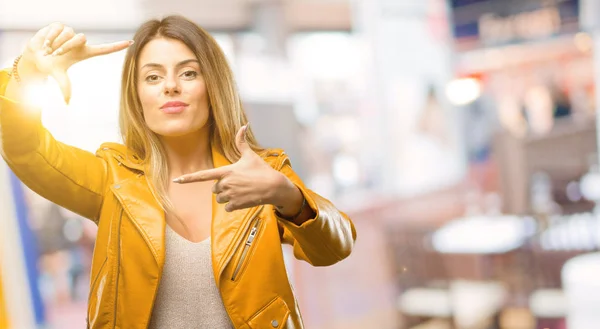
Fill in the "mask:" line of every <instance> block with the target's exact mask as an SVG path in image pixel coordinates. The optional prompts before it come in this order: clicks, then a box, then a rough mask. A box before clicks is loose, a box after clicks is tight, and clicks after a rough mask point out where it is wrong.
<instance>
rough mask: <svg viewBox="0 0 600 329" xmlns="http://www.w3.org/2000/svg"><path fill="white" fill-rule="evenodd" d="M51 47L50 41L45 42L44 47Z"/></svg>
mask: <svg viewBox="0 0 600 329" xmlns="http://www.w3.org/2000/svg"><path fill="white" fill-rule="evenodd" d="M49 45H50V40H48V39H46V40H44V47H48V46H49Z"/></svg>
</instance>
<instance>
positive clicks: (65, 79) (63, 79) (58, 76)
mask: <svg viewBox="0 0 600 329" xmlns="http://www.w3.org/2000/svg"><path fill="white" fill-rule="evenodd" d="M51 76H52V77H53V78H54V80H56V82H57V83H58V86H59V87H60V90H61V91H62V94H63V97H64V100H65V102H66V103H67V104H69V102H70V101H71V79H69V76H68V75H67V72H66V71H63V70H57V71H54V72H52V74H51Z"/></svg>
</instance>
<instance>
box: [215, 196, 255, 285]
mask: <svg viewBox="0 0 600 329" xmlns="http://www.w3.org/2000/svg"><path fill="white" fill-rule="evenodd" d="M263 208H264V206H260V207H259V208H258V209H257V210H256V211H255V212H254V213H253V214H252V219H251V220H249V221H248V225H247V226H246V227H245V229H244V232H248V228H249V227H250V226H251V225H252V223H253V222H254V219H256V217H257V216H258V214H259V213H260V212H261V211H262V209H263ZM238 249H239V246H236V247H235V249H234V251H233V252H232V253H230V254H229V256H227V259H226V260H225V262H224V263H223V265H222V266H221V268H220V269H219V276H218V277H219V278H220V277H221V275H223V271H224V270H225V268H226V267H227V265H228V264H229V262H231V259H232V258H233V256H234V255H235V252H236V251H237V250H238Z"/></svg>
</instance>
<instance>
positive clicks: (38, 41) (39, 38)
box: [30, 25, 51, 50]
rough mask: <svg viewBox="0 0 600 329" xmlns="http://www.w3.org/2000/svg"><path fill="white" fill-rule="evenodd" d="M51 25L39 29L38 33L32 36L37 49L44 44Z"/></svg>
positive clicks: (33, 44)
mask: <svg viewBox="0 0 600 329" xmlns="http://www.w3.org/2000/svg"><path fill="white" fill-rule="evenodd" d="M50 27H51V25H48V26H45V27H43V28H42V29H41V30H39V31H37V33H36V34H35V35H34V36H33V38H31V41H32V43H31V44H30V45H32V46H33V47H34V48H35V49H36V50H38V49H41V48H42V46H43V45H44V40H46V36H47V35H48V32H49V31H50Z"/></svg>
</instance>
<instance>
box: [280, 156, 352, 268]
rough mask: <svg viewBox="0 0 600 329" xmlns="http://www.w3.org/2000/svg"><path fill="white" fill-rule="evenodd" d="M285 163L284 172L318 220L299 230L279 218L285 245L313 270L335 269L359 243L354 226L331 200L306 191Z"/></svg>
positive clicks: (307, 222) (311, 221)
mask: <svg viewBox="0 0 600 329" xmlns="http://www.w3.org/2000/svg"><path fill="white" fill-rule="evenodd" d="M286 162H287V163H286V164H285V165H284V166H283V167H282V169H281V172H282V173H283V174H285V175H286V176H287V177H288V178H289V179H290V180H291V181H292V182H293V183H294V184H295V185H296V186H297V187H298V188H299V189H300V191H301V192H302V194H303V195H304V198H306V203H307V205H308V206H310V207H311V208H312V209H313V211H314V212H315V214H316V216H315V217H314V218H312V219H309V220H307V221H306V222H304V223H302V225H300V226H298V225H296V224H294V223H292V222H290V221H288V220H285V219H283V218H278V223H279V228H280V232H281V237H282V242H283V243H286V244H290V245H292V246H293V250H294V256H295V257H296V258H297V259H299V260H304V261H306V262H308V263H309V264H311V265H313V266H328V265H333V264H335V263H337V262H339V261H341V260H342V259H344V258H346V257H348V256H349V255H350V253H351V251H352V248H353V246H354V241H355V240H356V230H355V228H354V224H353V223H352V221H351V220H350V218H348V216H346V214H344V213H343V212H341V211H339V210H338V209H336V207H335V206H334V205H333V204H332V203H331V202H330V201H329V200H327V199H325V198H323V197H322V196H320V195H318V194H317V193H315V192H313V191H311V190H309V189H308V188H306V186H304V183H303V182H302V180H301V179H300V178H299V177H298V175H297V174H296V173H295V172H294V171H293V170H292V167H291V166H290V164H289V161H286Z"/></svg>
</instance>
